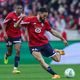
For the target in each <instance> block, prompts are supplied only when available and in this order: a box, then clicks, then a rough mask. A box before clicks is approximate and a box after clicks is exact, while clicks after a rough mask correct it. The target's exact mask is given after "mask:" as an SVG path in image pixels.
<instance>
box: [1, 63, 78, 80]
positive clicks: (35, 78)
mask: <svg viewBox="0 0 80 80" xmlns="http://www.w3.org/2000/svg"><path fill="white" fill-rule="evenodd" d="M51 67H52V68H53V69H54V70H55V71H56V72H57V73H59V74H60V75H61V78H60V79H58V80H80V65H52V66H51ZM66 68H73V69H74V70H75V72H76V76H75V77H74V78H65V77H64V70H65V69H66ZM19 69H20V70H21V74H12V65H0V80H52V79H51V75H50V74H48V73H47V72H46V71H45V70H43V69H42V68H41V66H40V65H39V64H26V65H21V66H20V67H19Z"/></svg>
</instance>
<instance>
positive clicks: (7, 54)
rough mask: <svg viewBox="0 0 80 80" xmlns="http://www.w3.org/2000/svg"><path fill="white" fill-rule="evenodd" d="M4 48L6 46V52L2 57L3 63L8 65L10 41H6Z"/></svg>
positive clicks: (10, 50)
mask: <svg viewBox="0 0 80 80" xmlns="http://www.w3.org/2000/svg"><path fill="white" fill-rule="evenodd" d="M6 46H7V52H6V54H5V55H4V63H5V64H7V63H8V57H9V56H11V55H12V47H13V45H12V42H11V41H10V39H8V40H7V41H6Z"/></svg>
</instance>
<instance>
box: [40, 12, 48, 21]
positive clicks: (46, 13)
mask: <svg viewBox="0 0 80 80" xmlns="http://www.w3.org/2000/svg"><path fill="white" fill-rule="evenodd" d="M40 17H41V18H42V19H43V20H45V19H46V18H47V17H48V12H43V13H40Z"/></svg>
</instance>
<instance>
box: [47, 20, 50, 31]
mask: <svg viewBox="0 0 80 80" xmlns="http://www.w3.org/2000/svg"><path fill="white" fill-rule="evenodd" d="M46 30H47V31H50V30H51V26H50V24H49V22H48V21H46Z"/></svg>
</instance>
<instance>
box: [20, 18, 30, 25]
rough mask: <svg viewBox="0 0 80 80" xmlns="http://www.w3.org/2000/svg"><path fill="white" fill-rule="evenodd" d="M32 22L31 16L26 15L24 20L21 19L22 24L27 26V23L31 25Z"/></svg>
mask: <svg viewBox="0 0 80 80" xmlns="http://www.w3.org/2000/svg"><path fill="white" fill-rule="evenodd" d="M30 22H31V18H30V17H29V18H28V17H25V18H24V19H23V20H22V21H21V23H20V24H21V25H23V26H25V25H29V24H30Z"/></svg>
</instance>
